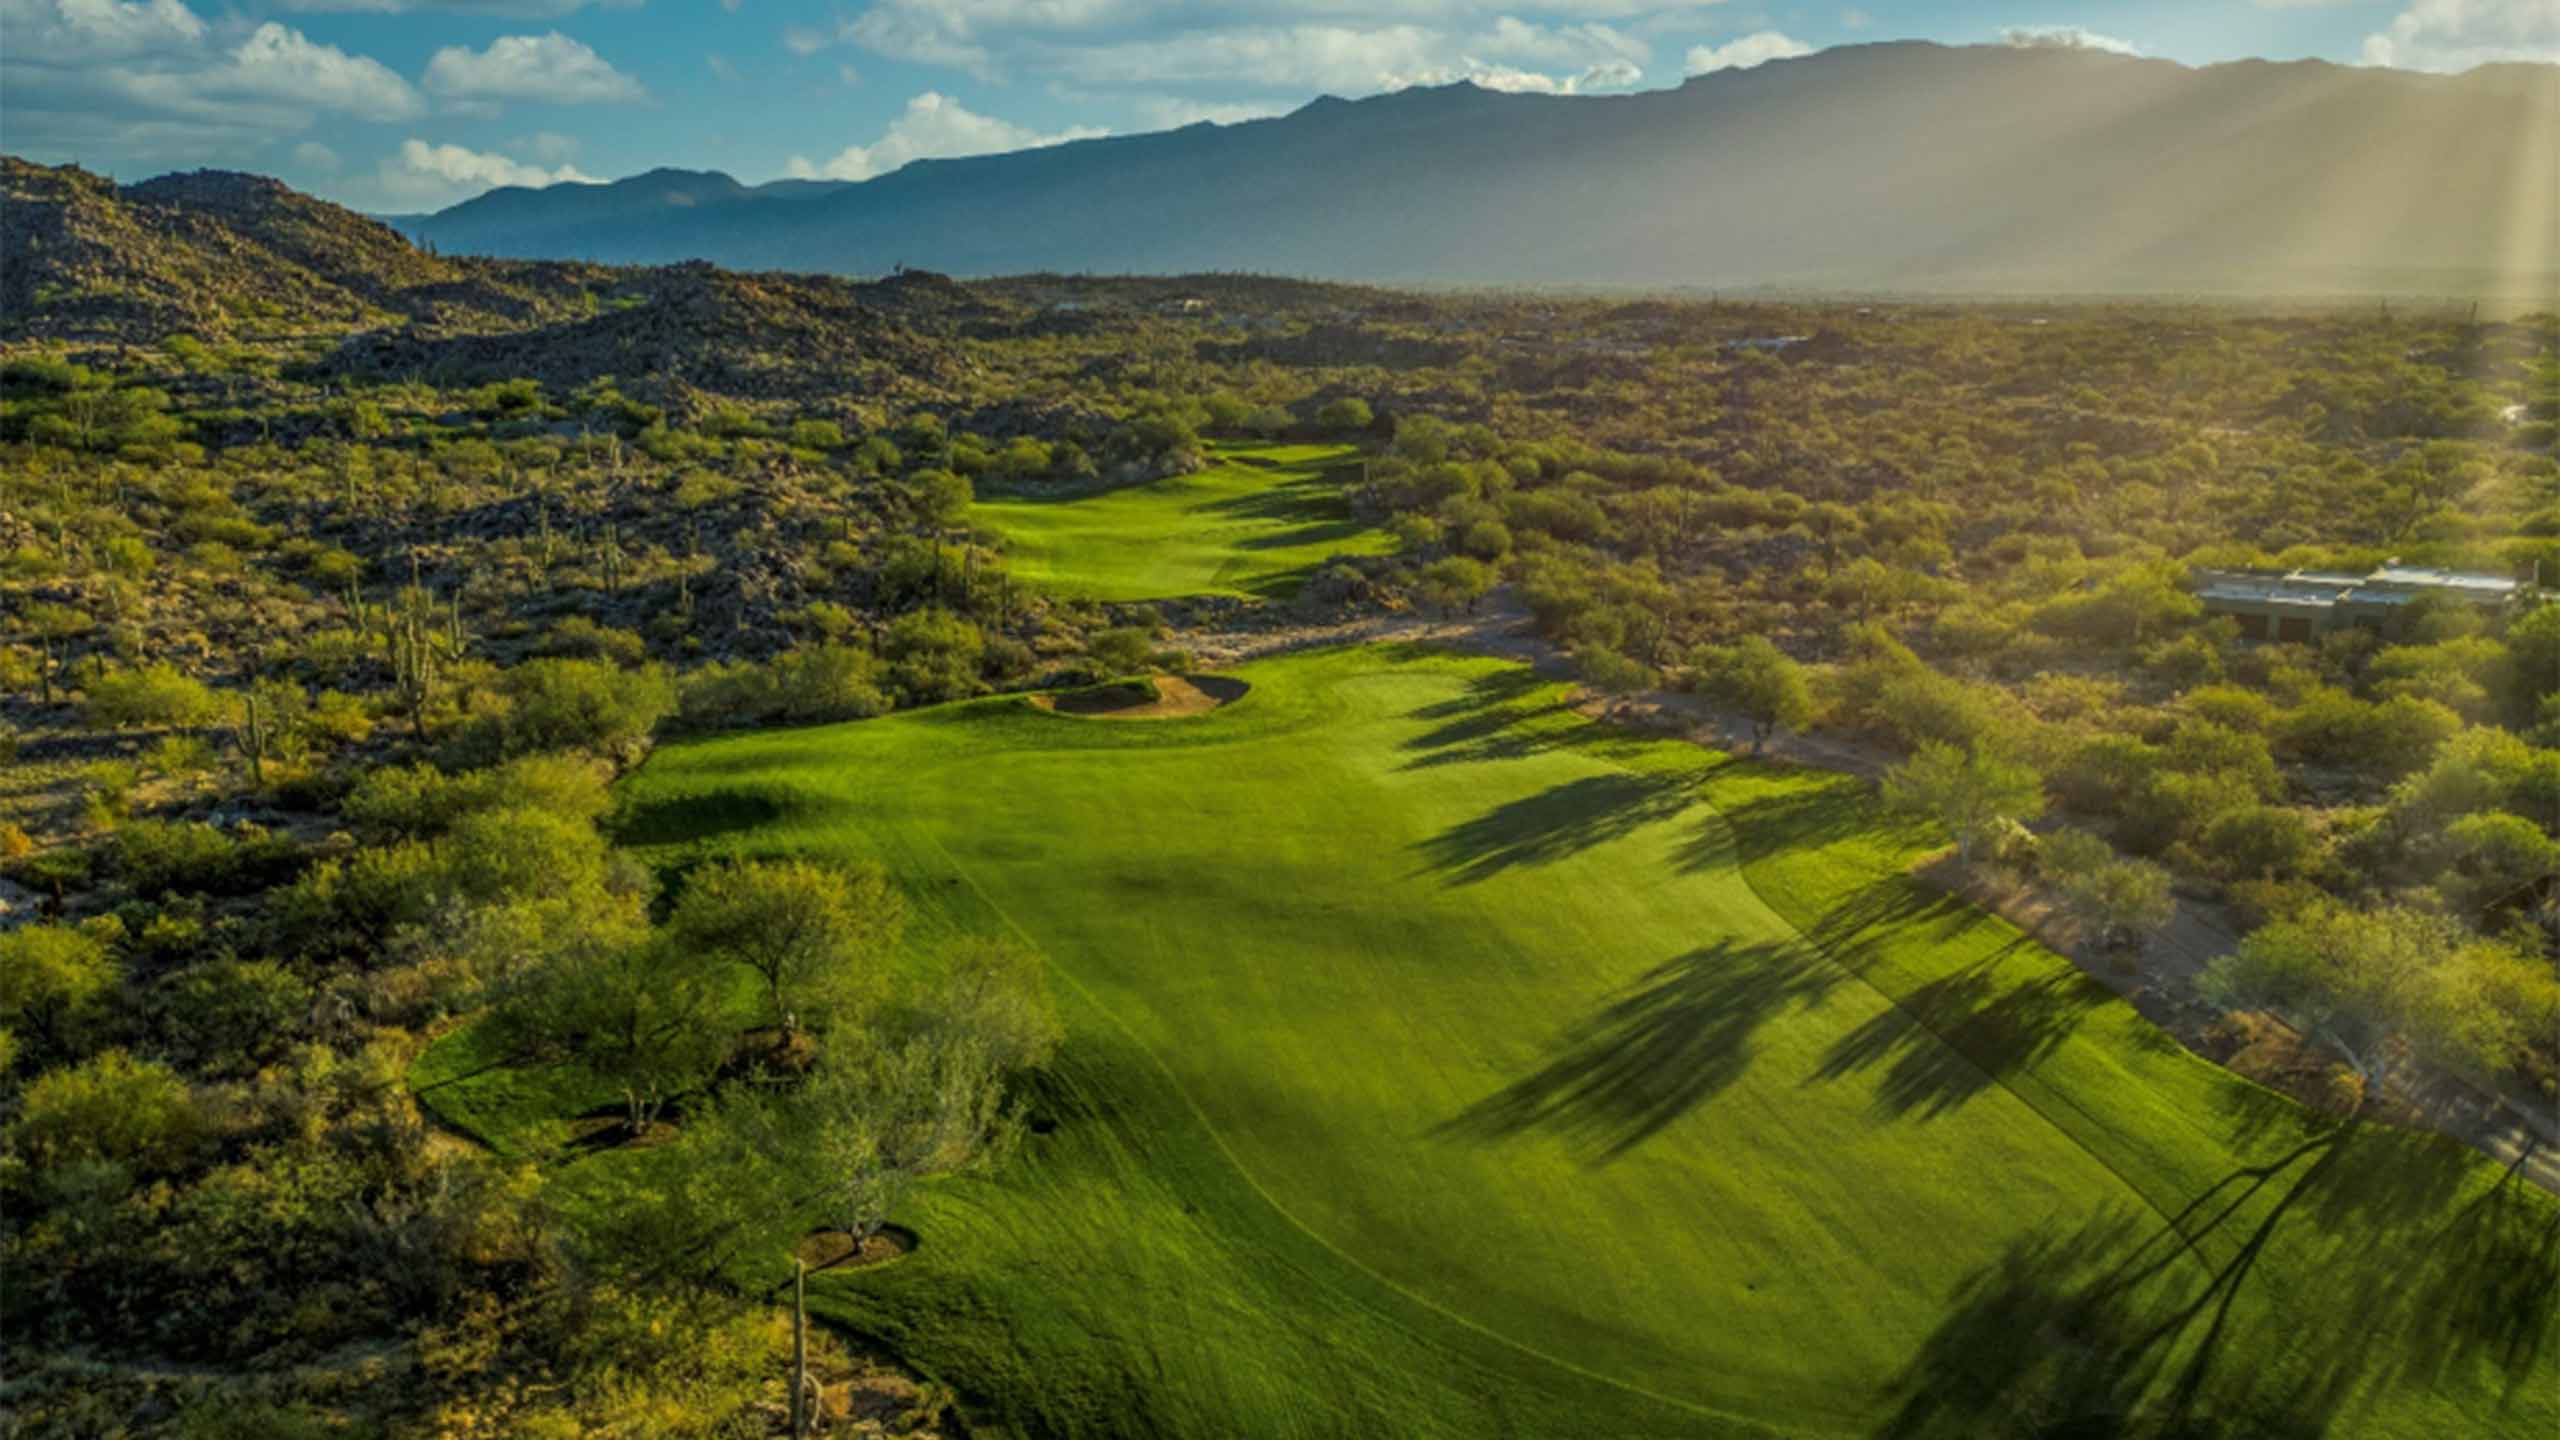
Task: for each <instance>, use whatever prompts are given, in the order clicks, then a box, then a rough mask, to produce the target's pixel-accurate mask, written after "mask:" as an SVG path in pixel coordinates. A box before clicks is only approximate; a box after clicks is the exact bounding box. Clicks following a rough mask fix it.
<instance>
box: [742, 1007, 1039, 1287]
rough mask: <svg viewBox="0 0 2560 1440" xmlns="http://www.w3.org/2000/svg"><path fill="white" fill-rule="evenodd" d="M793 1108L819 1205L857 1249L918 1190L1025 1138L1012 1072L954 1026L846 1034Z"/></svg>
mask: <svg viewBox="0 0 2560 1440" xmlns="http://www.w3.org/2000/svg"><path fill="white" fill-rule="evenodd" d="M828 1042H829V1043H828V1045H827V1049H826V1052H825V1055H824V1058H823V1059H822V1060H821V1061H820V1063H819V1066H818V1069H817V1071H816V1073H814V1074H813V1075H812V1076H811V1077H810V1079H809V1083H808V1085H807V1086H806V1087H805V1088H804V1089H803V1090H802V1091H801V1092H800V1094H799V1096H798V1097H797V1100H796V1102H795V1104H794V1105H793V1106H792V1111H793V1115H792V1124H791V1130H792V1131H793V1132H795V1133H796V1136H797V1140H796V1149H797V1150H798V1153H800V1154H801V1155H803V1156H804V1157H805V1162H804V1163H805V1164H806V1166H807V1167H808V1171H809V1174H810V1179H811V1180H812V1182H813V1183H814V1185H815V1187H816V1189H817V1192H818V1197H817V1202H816V1203H817V1205H818V1207H819V1209H820V1213H822V1214H824V1215H825V1216H826V1217H827V1218H828V1220H829V1221H831V1222H832V1223H833V1224H834V1225H835V1226H836V1227H837V1228H839V1229H841V1230H843V1231H844V1232H845V1233H847V1234H849V1235H851V1236H852V1237H853V1239H854V1242H855V1244H856V1246H857V1247H858V1246H859V1245H861V1244H862V1243H863V1242H864V1241H867V1240H869V1239H870V1238H871V1237H872V1236H873V1235H876V1234H878V1233H879V1232H880V1228H881V1227H882V1226H883V1225H886V1224H887V1223H888V1220H889V1216H890V1214H891V1212H893V1211H895V1210H896V1209H897V1207H898V1205H899V1204H900V1202H902V1201H903V1200H905V1198H906V1197H907V1195H908V1194H909V1193H910V1192H912V1191H913V1190H914V1188H915V1187H916V1185H918V1184H919V1183H921V1182H922V1181H924V1180H925V1179H926V1178H928V1177H930V1176H933V1175H938V1174H943V1173H946V1172H948V1171H953V1170H959V1169H963V1168H965V1167H967V1166H970V1165H973V1164H976V1163H978V1162H980V1161H982V1160H986V1159H989V1158H992V1157H994V1156H995V1155H998V1154H1000V1153H1001V1152H1002V1151H1003V1150H1004V1149H1005V1148H1006V1147H1008V1146H1009V1145H1010V1144H1012V1142H1013V1141H1014V1139H1015V1138H1017V1137H1018V1136H1019V1134H1020V1133H1021V1128H1022V1122H1021V1116H1020V1115H1019V1113H1018V1112H1015V1111H1013V1110H1009V1109H1007V1108H1006V1106H1005V1103H1004V1070H1003V1068H1002V1067H1001V1066H1000V1065H998V1064H997V1063H996V1059H995V1056H994V1054H993V1052H992V1050H991V1049H990V1047H989V1046H988V1045H987V1044H986V1043H985V1042H984V1040H982V1039H980V1038H979V1037H977V1036H974V1035H971V1034H968V1033H966V1032H965V1031H962V1030H959V1029H953V1028H943V1027H933V1028H927V1029H922V1030H919V1031H917V1032H915V1033H913V1034H911V1035H908V1036H906V1037H905V1038H903V1039H891V1038H888V1037H885V1036H882V1035H880V1034H878V1033H876V1032H872V1031H866V1030H860V1029H855V1028H852V1027H846V1028H843V1029H839V1030H837V1031H835V1032H834V1033H833V1034H831V1035H830V1036H829V1037H828Z"/></svg>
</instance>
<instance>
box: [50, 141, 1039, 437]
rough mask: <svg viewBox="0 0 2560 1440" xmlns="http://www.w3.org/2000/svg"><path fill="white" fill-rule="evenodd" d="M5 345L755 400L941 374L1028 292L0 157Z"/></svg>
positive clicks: (900, 383) (894, 386) (194, 177)
mask: <svg viewBox="0 0 2560 1440" xmlns="http://www.w3.org/2000/svg"><path fill="white" fill-rule="evenodd" d="M0 179H5V183H6V197H5V198H6V203H5V207H4V208H0V342H7V341H28V340H57V341H68V342H72V343H74V344H75V345H76V344H96V345H104V344H122V345H147V344H154V343H157V342H159V341H161V340H165V339H167V338H169V337H171V336H174V335H193V336H196V337H198V338H200V339H206V340H213V341H269V340H280V339H297V338H299V339H313V340H316V339H321V338H330V339H334V340H336V342H337V343H336V345H335V348H334V349H333V350H331V351H330V352H329V353H328V354H327V355H326V356H325V357H324V358H323V359H322V360H321V361H320V366H319V368H320V370H321V372H322V373H324V374H332V375H340V376H346V377H350V378H355V377H361V378H366V379H392V378H399V379H406V378H430V379H433V380H436V381H439V382H446V383H480V382H484V381H489V380H502V379H513V378H516V377H520V376H521V377H531V378H533V379H537V380H540V381H542V382H544V383H545V384H547V385H553V386H559V387H575V386H578V385H581V384H584V383H586V382H587V381H590V380H594V379H597V378H600V377H603V376H613V377H616V378H617V379H619V380H620V381H622V382H623V383H624V384H625V386H626V387H628V388H632V389H634V390H635V392H636V393H639V394H643V395H650V394H657V395H665V394H669V393H680V392H694V391H700V392H710V393H713V394H718V395H724V396H732V397H737V398H743V399H769V398H782V397H792V396H805V395H809V394H814V393H820V392H824V393H829V394H862V395H868V394H883V393H889V392H892V391H895V392H901V393H909V394H914V393H918V392H929V391H931V390H932V389H933V388H934V387H935V386H936V384H937V383H938V382H939V381H941V380H943V379H946V378H948V377H949V375H950V374H951V373H952V367H953V365H954V363H955V362H954V361H953V360H952V359H951V358H950V355H949V353H948V347H947V346H943V345H940V344H938V343H936V339H935V337H937V336H941V335H947V334H953V333H957V332H959V331H961V330H963V329H966V330H971V331H980V332H983V331H985V330H987V329H990V328H994V329H999V330H1000V329H1002V328H1004V327H1005V326H1007V325H1008V324H1010V323H1011V322H1012V321H1013V319H1014V318H1015V317H1016V316H1017V315H1018V314H1020V313H1021V311H1022V308H1023V307H1021V306H1020V305H1019V304H1018V303H1015V302H1010V301H1006V300H1002V299H999V298H995V297H991V296H987V295H983V294H980V293H979V292H977V291H975V290H973V289H972V288H970V287H968V286H963V285H960V284H957V283H955V282H953V281H951V280H949V279H947V278H945V277H943V276H939V275H933V274H930V273H927V272H922V271H915V272H908V273H904V274H900V275H897V276H893V277H891V278H889V279H886V280H881V281H876V282H873V283H870V284H854V283H851V282H848V281H844V280H838V279H828V278H823V277H809V276H794V275H780V274H767V275H739V274H731V273H727V272H723V271H719V270H715V269H713V268H712V267H711V266H709V265H706V264H684V265H672V266H665V267H657V268H627V267H626V268H616V267H608V266H600V265H590V264H582V263H573V262H554V261H522V260H489V259H476V258H448V257H443V256H439V255H436V254H433V253H431V252H429V251H427V250H425V249H422V248H420V247H419V246H417V245H414V244H412V243H411V242H410V241H409V240H408V239H407V238H405V237H404V236H402V235H401V234H400V233H399V232H398V231H396V230H393V229H392V228H391V227H389V226H387V225H384V224H382V223H381V222H379V221H376V220H372V219H368V218H366V217H365V216H362V215H358V214H356V213H355V212H353V211H351V210H347V209H344V208H342V207H339V206H336V205H332V204H329V203H327V202H325V201H321V200H316V199H313V198H312V197H310V196H308V195H304V194H302V193H300V192H298V191H296V190H294V189H292V188H290V187H288V186H286V185H283V184H281V183H279V182H277V181H274V180H270V179H267V178H265V177H262V176H255V175H240V174H233V173H229V172H223V171H209V170H208V171H196V172H194V173H191V174H181V175H164V176H161V177H160V178H158V179H154V180H146V181H144V182H142V183H141V184H138V185H129V186H123V187H119V186H117V185H116V184H115V183H114V182H112V181H110V180H107V179H105V178H103V177H100V176H96V175H92V174H89V173H88V172H86V171H84V170H81V169H79V168H77V167H73V166H65V167H61V168H50V167H46V166H41V165H33V164H29V163H27V162H25V161H22V160H17V159H13V158H5V157H0Z"/></svg>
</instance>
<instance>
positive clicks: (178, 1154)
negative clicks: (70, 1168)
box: [10, 1050, 203, 1171]
mask: <svg viewBox="0 0 2560 1440" xmlns="http://www.w3.org/2000/svg"><path fill="white" fill-rule="evenodd" d="M10 1129H11V1133H12V1135H13V1137H14V1138H15V1139H16V1140H17V1142H18V1143H19V1144H20V1145H22V1146H24V1147H26V1149H27V1151H28V1153H29V1154H31V1155H33V1156H34V1157H35V1158H36V1160H37V1161H38V1163H40V1164H61V1163H66V1162H76V1161H80V1160H103V1161H107V1162H110V1163H121V1164H130V1165H132V1166H134V1167H135V1168H137V1169H141V1170H146V1171H152V1170H167V1169H172V1168H175V1167H176V1166H178V1165H180V1164H182V1163H183V1162H184V1161H185V1160H186V1158H187V1157H188V1156H189V1155H190V1154H191V1153H192V1152H193V1151H194V1148H195V1145H196V1142H197V1140H198V1139H199V1138H200V1137H201V1136H202V1134H203V1124H202V1119H201V1117H200V1115H199V1114H198V1112H197V1110H196V1105H195V1097H194V1095H193V1094H192V1093H191V1092H189V1090H188V1089H187V1084H186V1082H185V1081H184V1080H181V1079H179V1078H178V1074H177V1072H176V1071H174V1070H171V1069H170V1068H169V1067H168V1066H166V1065H163V1064H161V1063H160V1062H158V1061H156V1060H136V1059H134V1058H133V1057H132V1056H131V1055H129V1054H127V1053H126V1052H124V1051H122V1050H108V1051H105V1052H103V1053H101V1054H98V1055H96V1056H93V1057H92V1058H90V1059H88V1060H85V1061H83V1062H81V1063H80V1064H77V1065H72V1066H67V1067H65V1068H63V1069H59V1070H50V1071H47V1072H46V1073H44V1074H42V1075H39V1076H37V1077H36V1078H35V1080H34V1081H32V1082H31V1083H29V1084H28V1086H27V1090H26V1095H25V1098H24V1100H23V1101H22V1103H21V1105H20V1108H19V1111H18V1118H17V1122H16V1123H15V1124H14V1125H12V1126H11V1127H10Z"/></svg>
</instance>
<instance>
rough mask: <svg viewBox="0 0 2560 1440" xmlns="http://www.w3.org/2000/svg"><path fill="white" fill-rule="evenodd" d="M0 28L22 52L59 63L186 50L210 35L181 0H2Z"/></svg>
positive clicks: (27, 56)
mask: <svg viewBox="0 0 2560 1440" xmlns="http://www.w3.org/2000/svg"><path fill="white" fill-rule="evenodd" d="M0 29H5V30H6V31H7V32H8V36H9V49H10V50H11V51H12V52H14V53H15V55H16V56H17V57H19V58H24V59H30V60H42V61H46V62H49V63H52V64H56V65H76V64H80V63H83V62H96V61H102V60H121V59H129V58H132V57H135V56H142V55H152V54H171V53H182V52H185V51H188V50H191V49H193V48H194V47H195V46H196V44H197V43H198V42H200V41H202V40H203V39H204V36H205V24H204V21H202V20H201V19H198V18H197V16H196V13H195V12H194V11H192V10H190V9H188V8H187V7H186V6H185V5H183V4H180V3H179V0H130V3H127V0H0Z"/></svg>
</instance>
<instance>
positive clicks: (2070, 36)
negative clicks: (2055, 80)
mask: <svg viewBox="0 0 2560 1440" xmlns="http://www.w3.org/2000/svg"><path fill="white" fill-rule="evenodd" d="M2000 43H2001V44H2003V45H2007V46H2009V47H2010V48H2012V49H2016V50H2104V51H2106V52H2107V53H2109V54H2111V55H2139V54H2141V53H2142V47H2141V46H2139V45H2136V44H2134V43H2133V42H2132V41H2130V40H2119V39H2117V38H2116V37H2114V36H2113V35H2101V34H2099V33H2098V32H2097V31H2095V30H2083V29H2081V28H2080V27H2079V26H2077V25H2012V26H2010V27H2009V28H2008V29H2006V30H2003V31H2001V32H2000Z"/></svg>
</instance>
